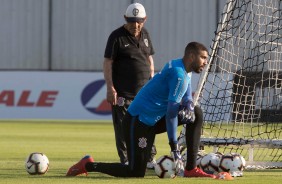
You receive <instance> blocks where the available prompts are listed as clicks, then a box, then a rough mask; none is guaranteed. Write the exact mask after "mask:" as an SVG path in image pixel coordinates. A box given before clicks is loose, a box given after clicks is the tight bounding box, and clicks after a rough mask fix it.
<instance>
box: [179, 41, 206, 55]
mask: <svg viewBox="0 0 282 184" xmlns="http://www.w3.org/2000/svg"><path fill="white" fill-rule="evenodd" d="M200 51H206V52H208V49H207V48H206V47H205V46H204V45H203V44H201V43H199V42H190V43H188V45H187V46H186V48H185V52H184V56H189V55H190V54H199V52H200Z"/></svg>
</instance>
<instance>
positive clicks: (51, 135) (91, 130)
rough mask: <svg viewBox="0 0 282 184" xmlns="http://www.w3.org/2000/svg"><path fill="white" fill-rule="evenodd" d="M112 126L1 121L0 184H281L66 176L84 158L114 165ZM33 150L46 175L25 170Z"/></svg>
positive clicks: (263, 176)
mask: <svg viewBox="0 0 282 184" xmlns="http://www.w3.org/2000/svg"><path fill="white" fill-rule="evenodd" d="M113 131H114V130H113V126H112V124H111V123H97V122H96V123H93V122H92V123H90V122H66V121H63V122H60V121H56V122H55V121H52V122H47V121H43V122H40V121H31V122H28V121H23V122H17V121H10V122H4V121H2V122H0V183H28V184H38V183H42V184H45V183H46V184H51V183H52V184H55V183H59V184H71V183H74V184H79V183H115V184H119V183H122V184H132V183H140V184H141V183H142V184H143V183H153V184H154V183H170V184H173V183H193V184H194V183H195V184H197V183H199V184H206V183H209V184H213V183H223V182H230V183H234V184H249V183H253V184H258V183H267V184H277V183H280V182H281V181H282V170H260V171H245V172H244V177H240V178H235V180H233V181H222V180H221V181H219V180H213V179H203V178H202V179H196V178H192V179H191V178H189V179H188V178H180V177H178V178H175V179H159V178H158V177H157V176H155V174H154V171H152V170H148V171H147V173H146V176H145V178H142V179H137V178H134V179H128V178H114V177H111V176H108V175H105V174H100V173H89V175H88V177H85V176H78V177H65V174H66V171H67V169H68V168H69V167H70V166H71V165H72V164H74V163H75V162H77V161H78V160H79V159H80V158H82V157H83V156H84V155H86V154H90V155H92V156H93V157H94V159H95V160H96V161H103V162H118V156H117V153H116V148H115V141H114V133H113ZM156 145H157V150H158V155H157V157H159V156H161V155H164V154H168V153H169V146H168V144H167V135H166V134H161V135H158V136H157V138H156ZM31 152H43V153H45V154H46V155H47V156H48V158H49V161H50V168H49V171H48V172H47V173H46V174H45V175H41V176H32V175H29V174H28V173H27V172H26V171H25V168H24V163H25V159H26V157H27V156H28V155H29V153H31Z"/></svg>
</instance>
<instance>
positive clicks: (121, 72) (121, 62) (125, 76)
mask: <svg viewBox="0 0 282 184" xmlns="http://www.w3.org/2000/svg"><path fill="white" fill-rule="evenodd" d="M153 54H154V49H153V46H152V43H151V39H150V36H149V33H148V31H147V30H146V29H145V28H144V27H143V28H142V31H141V37H140V40H139V41H138V40H137V39H136V38H135V37H134V36H132V35H131V34H130V33H129V32H128V31H127V30H126V29H125V28H124V27H123V26H122V27H120V28H118V29H116V30H114V31H113V32H112V33H111V34H110V36H109V38H108V42H107V46H106V49H105V54H104V57H105V58H110V59H112V60H113V67H112V71H113V73H112V77H113V84H114V87H115V89H116V91H117V94H118V96H120V97H125V98H134V97H135V96H136V94H137V93H138V91H139V90H140V88H141V87H142V86H143V85H144V84H145V83H146V82H147V81H148V80H149V79H150V63H149V60H148V57H149V56H150V55H153Z"/></svg>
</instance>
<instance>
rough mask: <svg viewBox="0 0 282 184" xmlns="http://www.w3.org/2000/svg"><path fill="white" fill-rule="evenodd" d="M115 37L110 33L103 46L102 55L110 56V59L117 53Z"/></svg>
mask: <svg viewBox="0 0 282 184" xmlns="http://www.w3.org/2000/svg"><path fill="white" fill-rule="evenodd" d="M117 47H118V44H117V39H116V37H115V36H114V34H113V33H112V34H110V36H109V38H108V41H107V45H106V48H105V53H104V57H105V58H110V59H115V58H116V55H117V50H118V49H117Z"/></svg>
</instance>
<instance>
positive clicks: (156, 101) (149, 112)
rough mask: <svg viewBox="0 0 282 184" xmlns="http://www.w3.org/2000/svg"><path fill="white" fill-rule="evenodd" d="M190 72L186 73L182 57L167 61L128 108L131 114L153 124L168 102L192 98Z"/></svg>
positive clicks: (185, 100)
mask: <svg viewBox="0 0 282 184" xmlns="http://www.w3.org/2000/svg"><path fill="white" fill-rule="evenodd" d="M191 76H192V73H187V72H186V70H185V67H184V64H183V60H182V59H176V60H172V61H170V62H168V63H167V64H166V65H165V66H164V68H163V69H162V70H161V71H160V72H159V73H157V74H156V75H155V76H154V77H153V78H152V79H151V80H150V81H149V82H147V84H146V85H145V86H143V88H142V89H141V90H140V91H139V93H138V94H137V96H136V97H135V98H134V100H133V102H132V103H131V105H130V106H129V108H128V112H129V113H130V114H131V115H132V116H139V120H140V121H141V122H143V123H144V124H146V125H149V126H153V125H155V124H156V123H157V121H159V120H160V119H161V118H162V117H164V116H165V115H166V112H167V106H168V102H169V101H171V102H175V103H180V102H181V101H184V102H187V101H188V100H192V89H191Z"/></svg>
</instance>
